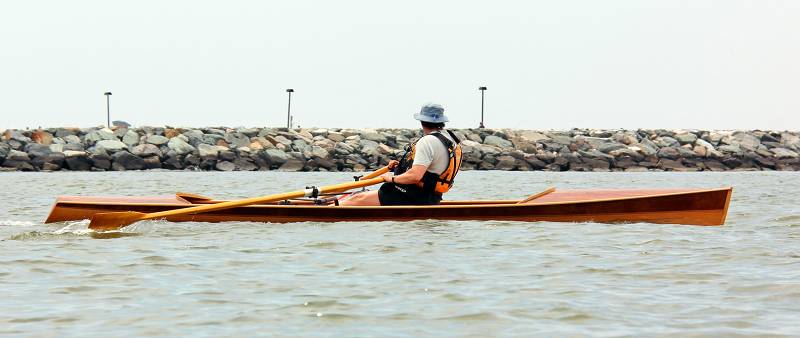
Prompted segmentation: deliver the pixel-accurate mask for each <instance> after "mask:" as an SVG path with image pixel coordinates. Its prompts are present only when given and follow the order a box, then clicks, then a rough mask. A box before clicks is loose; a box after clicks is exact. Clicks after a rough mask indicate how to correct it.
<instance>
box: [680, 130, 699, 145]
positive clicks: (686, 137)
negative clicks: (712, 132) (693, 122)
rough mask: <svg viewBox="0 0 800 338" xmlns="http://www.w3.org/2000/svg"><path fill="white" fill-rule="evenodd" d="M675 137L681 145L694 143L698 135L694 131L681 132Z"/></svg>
mask: <svg viewBox="0 0 800 338" xmlns="http://www.w3.org/2000/svg"><path fill="white" fill-rule="evenodd" d="M675 139H676V140H678V142H680V144H681V145H684V144H694V141H695V140H697V135H695V134H692V133H680V134H675Z"/></svg>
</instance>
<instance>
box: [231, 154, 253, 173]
mask: <svg viewBox="0 0 800 338" xmlns="http://www.w3.org/2000/svg"><path fill="white" fill-rule="evenodd" d="M233 164H234V165H236V169H237V170H241V171H253V170H256V169H258V166H256V165H255V164H253V162H252V161H250V160H249V159H246V158H241V157H240V158H237V159H235V160H233Z"/></svg>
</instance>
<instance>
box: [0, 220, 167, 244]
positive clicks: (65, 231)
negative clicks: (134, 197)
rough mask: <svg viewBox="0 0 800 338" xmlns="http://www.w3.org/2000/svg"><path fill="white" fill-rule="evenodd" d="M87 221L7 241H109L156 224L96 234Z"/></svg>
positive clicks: (13, 223) (138, 233)
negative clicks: (83, 239) (91, 239)
mask: <svg viewBox="0 0 800 338" xmlns="http://www.w3.org/2000/svg"><path fill="white" fill-rule="evenodd" d="M89 222H90V221H89V220H80V221H67V222H63V223H61V224H63V226H62V227H61V228H58V229H56V230H52V231H42V230H33V231H25V232H22V233H18V234H15V235H12V236H10V237H9V238H8V239H9V240H22V241H26V240H50V239H57V238H82V237H91V238H96V239H109V238H120V237H130V236H141V235H144V234H146V233H148V232H151V231H152V230H153V225H154V224H155V223H156V222H138V223H136V224H132V225H130V226H127V227H124V228H122V229H119V230H116V231H108V232H97V231H94V230H92V229H89ZM0 224H2V225H9V226H41V225H42V224H41V223H37V222H25V221H11V222H9V221H3V222H0Z"/></svg>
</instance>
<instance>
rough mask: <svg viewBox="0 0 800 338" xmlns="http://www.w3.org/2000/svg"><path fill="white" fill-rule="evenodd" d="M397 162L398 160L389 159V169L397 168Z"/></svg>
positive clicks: (398, 162)
mask: <svg viewBox="0 0 800 338" xmlns="http://www.w3.org/2000/svg"><path fill="white" fill-rule="evenodd" d="M398 164H400V161H398V160H391V161H389V164H388V167H389V170H394V168H397V165H398Z"/></svg>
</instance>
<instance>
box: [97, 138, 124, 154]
mask: <svg viewBox="0 0 800 338" xmlns="http://www.w3.org/2000/svg"><path fill="white" fill-rule="evenodd" d="M95 148H97V149H102V150H104V151H106V152H109V153H114V152H118V151H120V150H123V149H128V146H127V145H125V143H122V142H121V141H120V140H117V139H114V140H100V141H97V143H95Z"/></svg>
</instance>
